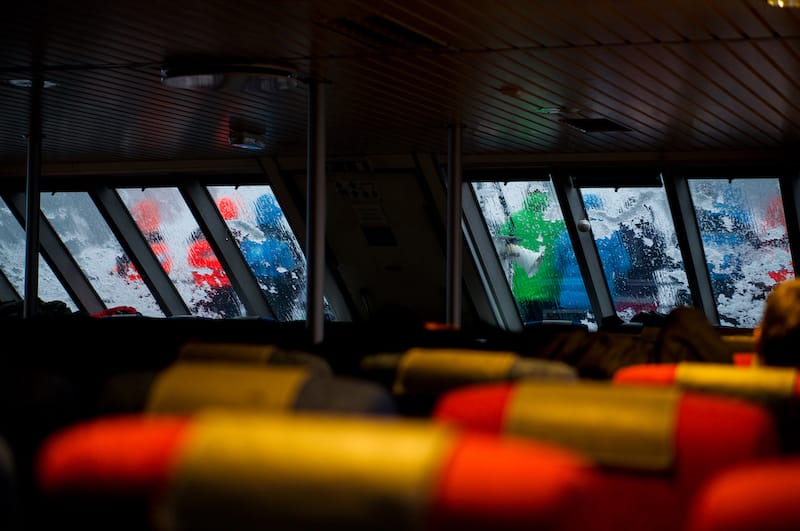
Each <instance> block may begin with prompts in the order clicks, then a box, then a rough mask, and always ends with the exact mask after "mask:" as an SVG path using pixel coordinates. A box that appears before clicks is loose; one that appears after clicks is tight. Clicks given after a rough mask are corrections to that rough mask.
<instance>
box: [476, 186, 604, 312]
mask: <svg viewBox="0 0 800 531" xmlns="http://www.w3.org/2000/svg"><path fill="white" fill-rule="evenodd" d="M472 186H473V189H474V190H475V194H476V197H477V200H478V204H479V206H480V209H481V212H482V213H483V216H484V218H485V219H486V223H487V226H488V228H489V232H490V233H491V235H492V239H493V241H494V248H495V251H496V252H497V254H498V256H499V257H500V260H501V262H502V264H503V270H504V272H505V275H506V280H507V281H508V282H509V284H510V286H511V290H512V293H513V295H514V300H515V301H516V304H517V307H518V309H519V311H520V315H521V317H522V320H523V322H525V323H533V322H539V321H547V320H569V321H574V322H580V323H585V324H590V323H594V322H595V319H594V315H593V314H592V311H591V308H590V306H589V299H588V297H587V295H586V288H585V286H584V283H583V279H582V277H581V275H580V272H579V269H578V262H577V259H576V257H575V251H574V250H573V248H572V245H571V243H570V239H569V235H568V234H567V229H566V224H565V222H564V217H563V215H562V213H561V209H560V207H559V204H558V200H557V198H556V194H555V191H554V189H553V185H552V183H551V182H550V181H513V182H507V183H502V182H473V183H472Z"/></svg>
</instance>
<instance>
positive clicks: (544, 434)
mask: <svg viewBox="0 0 800 531" xmlns="http://www.w3.org/2000/svg"><path fill="white" fill-rule="evenodd" d="M492 390H495V391H496V393H492ZM490 394H497V395H498V396H502V397H503V398H504V399H505V403H502V402H501V400H492V399H491V398H490V396H489V395H490ZM679 398H680V393H679V392H678V391H676V390H673V389H668V388H639V387H615V386H613V385H610V384H608V383H607V382H588V381H581V382H576V383H559V382H547V381H536V382H528V381H520V382H518V383H516V384H514V385H513V387H508V388H503V387H500V386H495V387H491V386H476V387H474V388H467V389H464V390H461V391H459V390H456V391H452V392H450V393H448V394H446V395H445V396H444V397H443V398H442V399H441V400H440V401H439V403H438V404H437V406H436V409H435V411H434V417H435V418H437V419H440V420H454V421H455V422H456V423H458V424H461V425H464V423H463V422H461V421H462V420H464V419H465V418H466V419H467V422H469V419H475V420H477V421H478V422H483V419H479V418H478V417H476V415H482V416H483V417H484V418H485V417H491V416H494V417H496V418H501V419H502V420H501V426H500V429H501V430H502V431H503V432H505V433H512V434H515V435H522V436H525V437H531V438H535V439H538V440H542V441H549V442H552V443H557V444H563V445H565V446H567V447H569V448H572V449H574V450H578V451H580V452H582V453H584V454H585V455H588V456H590V457H591V458H592V459H593V460H594V461H595V462H597V463H598V464H602V465H610V466H618V467H630V468H637V469H646V470H665V469H668V468H670V467H671V466H672V464H673V461H674V459H675V449H674V447H673V444H674V433H675V423H676V420H675V417H676V410H677V404H678V401H679ZM492 406H493V407H495V408H500V409H499V410H498V411H496V412H495V413H494V414H491V413H489V411H488V409H487V408H489V407H492ZM473 408H474V409H475V410H478V411H483V414H481V413H476V412H474V411H470V412H469V413H466V410H469V409H473ZM466 427H473V426H472V425H471V424H466Z"/></svg>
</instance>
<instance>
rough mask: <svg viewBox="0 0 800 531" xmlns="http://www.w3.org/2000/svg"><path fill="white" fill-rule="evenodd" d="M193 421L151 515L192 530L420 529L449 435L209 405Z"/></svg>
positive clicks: (388, 423)
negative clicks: (210, 408)
mask: <svg viewBox="0 0 800 531" xmlns="http://www.w3.org/2000/svg"><path fill="white" fill-rule="evenodd" d="M193 430H194V431H193V435H192V437H191V439H190V441H189V442H188V444H187V447H186V448H185V450H184V451H183V452H182V453H181V456H180V458H179V462H178V463H177V466H176V473H175V475H174V477H173V483H172V485H171V488H170V491H169V493H168V494H167V498H166V500H165V503H164V504H163V505H162V507H161V510H160V511H159V512H158V514H159V520H160V521H162V522H164V521H166V522H173V523H174V524H175V525H173V526H172V528H177V529H194V530H199V531H204V530H209V531H211V530H218V529H236V530H237V531H250V530H253V531H255V530H259V531H262V530H265V529H268V530H270V531H282V530H286V531H289V530H297V529H348V530H353V531H359V530H375V529H381V530H387V531H394V530H398V531H399V530H411V529H422V528H423V527H424V518H425V515H426V514H427V512H428V502H429V500H430V499H431V497H432V490H433V488H434V484H435V481H436V477H437V475H438V472H439V467H440V465H441V464H442V462H443V460H444V458H445V457H446V455H447V454H448V453H449V452H450V451H451V450H450V449H451V447H452V445H453V438H454V436H453V432H451V431H450V430H449V429H447V428H445V427H444V426H437V425H435V424H431V423H426V422H422V421H418V420H411V419H393V420H388V419H383V420H375V419H373V420H368V419H364V418H361V419H359V418H356V417H333V416H330V417H326V416H322V415H310V414H308V415H306V414H295V415H291V414H262V415H258V416H256V415H242V414H236V415H231V414H225V413H223V412H218V411H207V412H205V413H203V414H201V415H200V416H199V417H198V420H197V423H196V424H195V425H194V428H193ZM167 527H169V526H167Z"/></svg>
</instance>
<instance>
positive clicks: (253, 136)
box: [228, 129, 267, 151]
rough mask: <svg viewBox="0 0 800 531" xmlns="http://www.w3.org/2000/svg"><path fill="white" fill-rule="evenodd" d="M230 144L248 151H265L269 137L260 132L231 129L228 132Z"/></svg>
mask: <svg viewBox="0 0 800 531" xmlns="http://www.w3.org/2000/svg"><path fill="white" fill-rule="evenodd" d="M228 144H230V145H231V146H233V147H235V148H239V149H245V150H248V151H264V150H265V149H266V148H267V139H266V137H265V136H264V135H261V134H258V133H250V132H248V131H235V130H233V129H231V131H230V133H229V134H228Z"/></svg>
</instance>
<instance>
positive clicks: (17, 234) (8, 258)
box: [0, 199, 78, 312]
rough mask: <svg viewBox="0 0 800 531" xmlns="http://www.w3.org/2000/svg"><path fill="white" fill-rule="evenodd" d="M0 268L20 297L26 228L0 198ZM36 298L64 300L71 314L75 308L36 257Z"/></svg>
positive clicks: (54, 277)
mask: <svg viewBox="0 0 800 531" xmlns="http://www.w3.org/2000/svg"><path fill="white" fill-rule="evenodd" d="M0 265H2V268H3V273H5V275H6V277H8V281H9V282H11V284H12V285H13V286H14V289H15V290H17V293H18V294H19V295H20V298H21V297H23V296H24V294H25V229H24V228H23V227H22V226H21V225H20V224H19V222H17V219H16V218H15V217H14V215H13V214H12V213H11V210H10V209H9V208H8V205H6V203H5V201H3V200H2V199H0ZM38 289H39V298H40V299H41V300H43V301H45V302H48V301H63V302H65V303H66V304H67V306H68V307H69V309H70V310H72V311H73V312H75V311H77V310H78V307H77V306H76V305H75V303H74V302H73V301H72V298H71V297H70V296H69V294H67V291H66V290H65V289H64V286H62V285H61V282H60V281H59V280H58V278H57V277H56V275H55V274H54V273H53V270H52V269H50V266H49V265H47V262H45V261H44V258H42V256H41V255H39V288H38Z"/></svg>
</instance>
